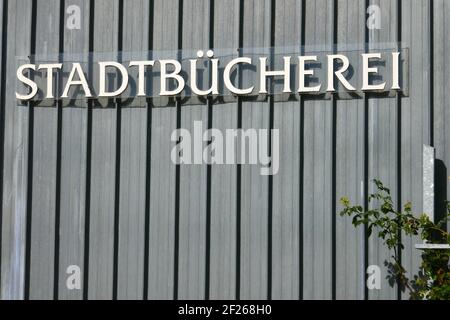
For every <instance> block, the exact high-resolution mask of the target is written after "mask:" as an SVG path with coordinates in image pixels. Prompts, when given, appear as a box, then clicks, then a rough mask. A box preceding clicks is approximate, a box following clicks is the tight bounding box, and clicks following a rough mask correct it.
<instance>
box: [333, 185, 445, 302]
mask: <svg viewBox="0 0 450 320" xmlns="http://www.w3.org/2000/svg"><path fill="white" fill-rule="evenodd" d="M373 182H374V183H375V185H376V187H377V192H375V193H373V194H370V195H369V198H368V200H369V203H372V202H374V201H376V202H377V203H378V204H379V206H377V207H375V206H374V207H373V208H372V209H369V210H364V208H363V207H362V206H360V205H352V204H351V203H350V200H349V199H348V198H347V197H343V198H341V204H342V205H343V207H344V208H343V210H342V211H341V212H340V215H341V216H349V217H352V224H353V225H354V226H355V227H357V226H360V225H365V226H366V228H367V234H368V236H369V237H370V236H371V235H372V233H373V232H376V233H377V235H378V237H379V238H380V239H382V240H383V243H384V244H385V245H386V246H387V248H388V249H389V251H392V252H393V255H392V256H391V258H392V261H390V263H389V265H390V266H391V272H392V274H393V276H394V277H396V279H397V280H398V282H399V285H400V286H401V288H402V290H405V289H408V291H409V292H410V296H411V298H412V299H450V270H449V266H448V260H449V250H434V249H432V250H426V252H424V253H423V254H422V265H421V269H422V271H421V272H419V275H416V276H414V278H413V279H412V280H411V279H409V278H408V277H407V276H406V274H407V271H406V270H405V268H404V267H403V266H402V265H401V263H400V257H399V249H400V250H401V249H403V248H404V245H403V243H402V241H401V240H402V236H401V235H402V233H403V234H404V235H406V236H420V238H421V239H422V240H426V241H427V242H428V243H441V244H442V243H446V244H450V234H449V233H448V232H447V231H445V230H444V226H445V224H446V223H447V221H449V220H450V205H449V204H447V209H448V210H447V211H448V214H447V216H446V217H445V218H444V219H442V220H441V221H439V222H438V223H434V222H432V221H431V220H430V219H429V217H428V216H427V215H426V214H424V213H422V214H421V215H420V216H419V217H416V216H415V215H414V214H413V213H412V204H411V203H410V202H407V203H406V204H405V205H404V206H403V207H402V210H400V211H398V210H396V209H395V206H394V203H393V201H392V196H391V192H390V190H389V189H388V188H386V187H385V186H384V185H383V183H382V182H381V181H380V180H377V179H375V180H373Z"/></svg>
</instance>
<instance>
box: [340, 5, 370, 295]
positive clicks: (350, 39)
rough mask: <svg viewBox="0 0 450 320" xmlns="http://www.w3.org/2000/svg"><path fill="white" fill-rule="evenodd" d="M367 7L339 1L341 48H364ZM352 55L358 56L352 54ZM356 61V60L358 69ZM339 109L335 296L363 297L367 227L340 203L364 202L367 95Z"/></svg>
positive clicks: (342, 104)
mask: <svg viewBox="0 0 450 320" xmlns="http://www.w3.org/2000/svg"><path fill="white" fill-rule="evenodd" d="M365 10H366V8H365V5H364V2H362V1H358V0H339V1H338V2H337V12H338V21H337V51H338V52H343V53H344V54H345V52H346V51H348V50H355V49H357V50H359V52H358V55H359V54H360V52H364V41H365V39H364V35H365V18H366V14H365ZM352 58H357V56H356V55H355V54H352V56H351V57H350V59H352ZM357 63H358V61H354V62H353V64H354V65H355V69H356V70H358V69H359V67H358V66H357ZM355 76H356V75H355ZM359 78H360V77H359ZM336 113H337V114H336V118H337V119H336V126H337V127H336V201H337V204H336V215H337V216H336V299H363V298H364V285H365V280H364V277H365V270H364V228H363V227H362V226H361V227H358V228H355V227H354V226H353V225H352V223H351V218H349V217H340V216H339V215H338V213H339V212H340V211H341V210H342V209H343V208H342V206H341V205H340V203H339V199H340V198H341V197H343V196H347V197H349V199H350V200H351V201H352V203H355V204H359V205H363V204H364V198H363V183H364V121H365V119H364V99H360V98H356V99H352V100H340V99H337V100H336Z"/></svg>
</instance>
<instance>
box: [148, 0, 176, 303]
mask: <svg viewBox="0 0 450 320" xmlns="http://www.w3.org/2000/svg"><path fill="white" fill-rule="evenodd" d="M178 3H179V1H178V0H164V1H163V0H155V1H154V6H155V15H154V23H153V49H154V50H155V51H157V50H176V49H177V47H178V25H179V21H178V15H179V10H180V8H179V7H178ZM167 17H171V19H168V18H167ZM176 127H177V110H176V107H175V105H174V104H172V105H169V106H167V107H154V108H153V109H152V129H151V146H152V157H151V166H150V170H151V178H150V194H149V195H147V196H149V197H150V235H149V238H150V243H149V267H148V268H149V270H148V281H149V283H148V298H149V299H172V298H173V290H174V247H175V233H174V231H175V164H173V163H172V161H171V160H170V152H171V150H172V147H173V143H171V141H170V135H171V133H172V131H173V130H175V129H176Z"/></svg>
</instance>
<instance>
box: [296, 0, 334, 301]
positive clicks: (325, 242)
mask: <svg viewBox="0 0 450 320" xmlns="http://www.w3.org/2000/svg"><path fill="white" fill-rule="evenodd" d="M305 15H306V21H305V26H306V30H305V33H306V35H305V46H306V47H310V46H320V47H322V48H325V49H327V50H331V49H332V42H333V35H332V31H333V3H332V2H331V1H308V2H307V3H306V12H305ZM304 105H305V126H304V161H305V162H304V184H303V190H304V193H303V203H304V217H303V222H304V225H303V233H304V247H303V248H304V249H303V250H304V251H303V252H304V260H303V264H304V265H303V267H304V269H303V278H304V283H303V285H304V286H303V298H305V299H331V294H332V283H331V281H332V279H331V275H332V265H331V263H332V259H331V254H332V244H331V241H332V239H331V232H332V229H331V219H332V216H331V215H332V195H331V192H332V187H331V184H332V177H331V175H332V172H331V169H332V126H333V123H332V112H333V110H332V107H333V105H332V102H331V100H325V101H324V100H316V99H314V98H312V99H306V100H305V102H304Z"/></svg>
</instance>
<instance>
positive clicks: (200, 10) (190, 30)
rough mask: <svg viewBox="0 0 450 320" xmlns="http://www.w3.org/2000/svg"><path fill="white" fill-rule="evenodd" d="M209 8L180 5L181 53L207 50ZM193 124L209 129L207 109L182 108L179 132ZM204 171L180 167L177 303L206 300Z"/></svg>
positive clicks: (201, 0)
mask: <svg viewBox="0 0 450 320" xmlns="http://www.w3.org/2000/svg"><path fill="white" fill-rule="evenodd" d="M209 6H210V1H208V0H194V1H184V2H183V22H182V23H183V34H182V37H183V38H182V39H183V40H182V43H183V44H182V47H183V50H188V49H194V50H197V49H198V50H203V51H204V52H206V50H207V49H208V48H209V32H212V30H209V12H210V8H209ZM194 121H201V122H202V126H203V130H206V129H207V128H208V127H207V125H208V107H207V106H206V105H197V104H196V105H189V106H188V105H186V106H182V107H181V128H185V129H187V130H189V132H191V135H192V134H194ZM202 133H203V131H202ZM192 137H193V139H194V136H192ZM192 142H193V143H194V141H192ZM205 145H206V144H205V143H202V146H205ZM202 150H203V148H202ZM193 152H195V150H193ZM192 155H194V154H192ZM206 167H207V166H206V164H201V165H199V164H195V165H184V164H182V165H181V166H180V215H179V217H180V220H179V221H180V224H179V255H178V257H179V259H178V263H179V264H178V279H179V282H178V298H179V299H203V298H204V296H205V263H206V260H205V252H206V237H205V236H206Z"/></svg>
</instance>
